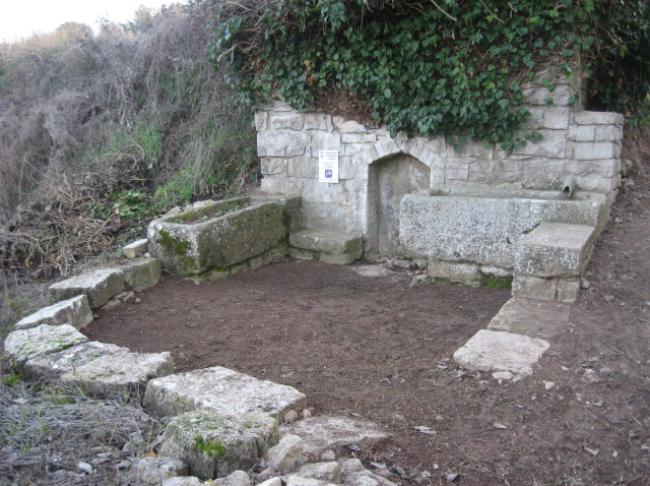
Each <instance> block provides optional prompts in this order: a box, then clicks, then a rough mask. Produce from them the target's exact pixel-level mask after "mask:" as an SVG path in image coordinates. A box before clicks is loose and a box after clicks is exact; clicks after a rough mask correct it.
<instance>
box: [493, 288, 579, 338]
mask: <svg viewBox="0 0 650 486" xmlns="http://www.w3.org/2000/svg"><path fill="white" fill-rule="evenodd" d="M570 312H571V304H566V303H563V302H553V301H546V300H534V299H525V298H518V297H513V298H512V299H510V300H509V301H508V302H506V303H505V304H503V307H501V309H499V312H497V314H496V315H495V316H494V317H493V318H492V320H491V321H490V324H489V325H488V327H487V328H488V329H489V330H492V331H508V332H514V333H517V334H525V335H526V336H530V337H534V338H541V339H550V338H553V337H555V336H558V335H559V334H561V333H563V332H566V331H567V325H568V323H569V314H570Z"/></svg>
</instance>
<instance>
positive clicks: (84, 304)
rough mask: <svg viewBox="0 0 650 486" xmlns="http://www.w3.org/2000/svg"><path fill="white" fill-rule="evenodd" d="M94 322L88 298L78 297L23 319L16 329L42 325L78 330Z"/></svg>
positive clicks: (45, 308)
mask: <svg viewBox="0 0 650 486" xmlns="http://www.w3.org/2000/svg"><path fill="white" fill-rule="evenodd" d="M92 320H93V312H92V310H91V309H90V304H89V302H88V297H86V296H85V295H77V296H76V297H72V298H71V299H66V300H62V301H60V302H57V303H56V304H52V305H50V306H48V307H44V308H42V309H40V310H38V311H36V312H34V313H33V314H30V315H28V316H27V317H23V318H22V319H21V320H20V321H18V322H17V323H16V326H15V328H16V329H29V328H30V327H36V326H38V325H40V324H50V325H53V326H59V325H61V324H70V325H71V326H72V327H74V328H76V329H81V328H82V327H84V326H86V325H88V324H90V323H91V322H92Z"/></svg>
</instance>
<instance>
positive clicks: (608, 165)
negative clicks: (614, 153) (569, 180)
mask: <svg viewBox="0 0 650 486" xmlns="http://www.w3.org/2000/svg"><path fill="white" fill-rule="evenodd" d="M566 170H567V172H568V173H569V174H573V175H579V176H585V177H586V176H590V175H596V176H599V177H614V176H615V175H617V174H618V173H620V171H621V161H620V159H607V160H567V161H566Z"/></svg>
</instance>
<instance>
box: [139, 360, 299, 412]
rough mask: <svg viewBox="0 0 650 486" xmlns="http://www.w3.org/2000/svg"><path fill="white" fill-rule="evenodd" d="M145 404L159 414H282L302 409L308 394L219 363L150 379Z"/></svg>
mask: <svg viewBox="0 0 650 486" xmlns="http://www.w3.org/2000/svg"><path fill="white" fill-rule="evenodd" d="M144 406H145V408H146V409H147V410H148V411H149V412H151V413H153V414H155V415H158V416H173V415H179V414H181V413H183V412H187V411H190V410H195V409H209V410H214V411H217V412H219V413H221V414H223V415H238V414H245V413H249V412H260V413H264V414H266V415H269V416H273V417H281V416H283V415H284V414H285V413H286V412H287V411H288V410H290V409H294V410H301V409H303V408H304V407H305V395H304V394H302V393H300V392H299V391H298V390H296V389H295V388H292V387H290V386H286V385H280V384H278V383H273V382H271V381H266V380H258V379H257V378H253V377H252V376H249V375H245V374H243V373H238V372H236V371H233V370H230V369H228V368H222V367H219V366H216V367H213V368H205V369H201V370H195V371H190V372H188V373H179V374H174V375H169V376H165V377H163V378H158V379H155V380H152V381H150V382H149V384H148V385H147V391H146V394H145V398H144Z"/></svg>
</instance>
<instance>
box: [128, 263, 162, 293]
mask: <svg viewBox="0 0 650 486" xmlns="http://www.w3.org/2000/svg"><path fill="white" fill-rule="evenodd" d="M119 269H120V271H121V272H122V275H124V282H125V283H126V286H127V288H130V289H133V290H135V291H136V292H141V291H143V290H144V289H148V288H149V287H153V286H154V285H156V284H157V283H158V282H159V281H160V273H161V266H160V260H158V259H157V258H151V257H143V258H138V259H133V260H130V261H129V262H127V263H123V264H121V265H120V266H119Z"/></svg>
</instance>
